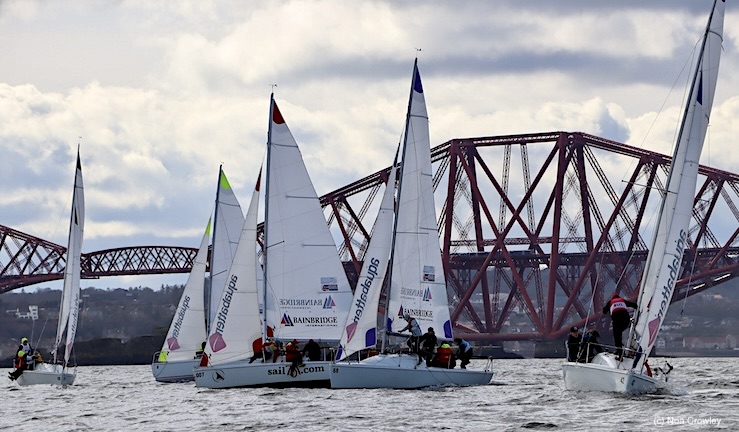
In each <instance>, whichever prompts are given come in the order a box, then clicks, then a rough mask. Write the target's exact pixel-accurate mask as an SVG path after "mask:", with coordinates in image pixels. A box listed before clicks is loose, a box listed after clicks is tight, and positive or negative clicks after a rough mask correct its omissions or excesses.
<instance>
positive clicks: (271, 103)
mask: <svg viewBox="0 0 739 432" xmlns="http://www.w3.org/2000/svg"><path fill="white" fill-rule="evenodd" d="M274 110H275V93H274V92H272V93H271V94H270V95H269V121H268V122H267V123H268V125H267V170H266V173H265V179H264V183H265V186H264V249H263V252H262V284H263V288H264V289H263V290H262V297H263V300H262V301H263V303H264V305H263V307H262V338H263V339H266V338H267V249H268V248H269V243H268V238H267V233H268V232H269V231H268V230H267V221H268V220H269V184H270V183H271V182H270V181H269V172H270V162H271V156H272V123H273V121H274Z"/></svg>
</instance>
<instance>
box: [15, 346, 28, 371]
mask: <svg viewBox="0 0 739 432" xmlns="http://www.w3.org/2000/svg"><path fill="white" fill-rule="evenodd" d="M25 365H26V352H25V351H23V350H22V349H20V350H18V352H17V353H16V356H15V364H14V365H13V366H15V368H16V369H19V368H22V367H23V366H25Z"/></svg>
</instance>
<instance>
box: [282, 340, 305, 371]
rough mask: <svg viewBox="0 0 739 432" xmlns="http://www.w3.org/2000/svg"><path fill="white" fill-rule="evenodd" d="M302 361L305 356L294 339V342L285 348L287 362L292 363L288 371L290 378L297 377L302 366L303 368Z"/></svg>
mask: <svg viewBox="0 0 739 432" xmlns="http://www.w3.org/2000/svg"><path fill="white" fill-rule="evenodd" d="M302 360H303V355H302V354H301V353H300V348H299V347H298V340H297V339H293V341H292V342H288V344H287V345H286V346H285V361H287V362H289V363H290V369H288V374H289V375H290V376H295V375H297V373H298V368H299V367H300V366H303V361H302Z"/></svg>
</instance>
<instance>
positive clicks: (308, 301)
mask: <svg viewBox="0 0 739 432" xmlns="http://www.w3.org/2000/svg"><path fill="white" fill-rule="evenodd" d="M267 144H268V150H267V164H266V180H267V187H266V191H265V197H266V199H265V201H266V203H265V238H264V243H265V251H266V253H265V254H264V263H263V266H264V273H265V277H264V289H263V291H262V293H263V294H262V295H263V300H264V305H265V306H266V307H265V308H264V314H265V316H264V317H262V316H260V313H259V312H260V311H259V306H258V305H259V300H260V293H259V291H260V290H259V286H258V282H257V280H258V277H257V269H258V266H257V264H256V260H255V258H256V227H257V216H256V215H257V202H258V193H259V190H258V187H257V190H255V191H254V196H253V197H252V203H251V205H250V207H249V211H248V212H247V217H246V222H245V223H244V228H243V230H242V236H241V239H240V240H239V245H238V248H237V253H236V256H235V258H234V262H233V264H232V267H231V271H230V273H229V277H228V281H229V285H228V286H227V288H226V290H225V291H224V295H223V297H222V298H221V305H220V307H219V313H218V315H217V318H216V323H215V326H212V327H211V331H210V333H209V336H208V344H207V346H206V350H205V353H206V355H207V358H208V365H207V366H202V367H198V368H196V369H195V385H196V386H198V387H206V388H231V387H251V386H278V387H298V386H306V387H328V385H329V366H330V360H328V359H327V360H322V361H310V362H309V361H306V362H305V364H304V365H303V366H300V367H298V368H292V369H291V368H290V364H289V363H286V362H285V361H282V360H281V361H277V362H273V360H269V361H268V362H261V361H254V362H252V363H250V362H249V361H248V360H250V359H251V358H252V356H253V355H254V353H259V352H260V350H261V349H262V344H263V343H264V341H265V340H266V338H267V336H268V335H269V336H274V337H276V338H279V339H282V340H291V339H298V340H306V339H315V340H317V341H318V340H322V341H334V342H338V340H339V337H340V335H341V327H340V323H343V321H344V319H345V317H346V314H347V312H348V309H349V304H350V302H351V290H350V288H349V283H348V280H347V278H346V273H345V272H344V269H343V267H342V265H341V261H340V259H339V256H338V253H337V250H336V244H335V243H334V240H333V237H332V236H331V233H330V232H329V230H328V226H327V224H326V220H325V218H324V216H323V211H322V210H321V206H320V203H319V201H318V195H317V194H316V191H315V189H314V188H313V184H312V182H311V181H310V177H309V176H308V172H307V170H306V168H305V164H304V162H303V158H302V155H301V154H300V150H299V148H298V146H297V143H296V142H295V139H294V138H293V136H292V134H291V132H290V129H289V128H288V127H287V124H286V123H285V120H284V118H283V117H282V115H281V113H280V111H279V109H278V107H277V104H276V103H275V101H274V95H273V96H272V97H271V101H270V122H269V133H268V143H267Z"/></svg>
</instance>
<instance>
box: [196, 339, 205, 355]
mask: <svg viewBox="0 0 739 432" xmlns="http://www.w3.org/2000/svg"><path fill="white" fill-rule="evenodd" d="M204 352H205V341H203V343H201V344H200V349H199V350H197V351H195V357H193V358H196V359H199V358H200V357H202V356H203V353H204Z"/></svg>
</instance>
